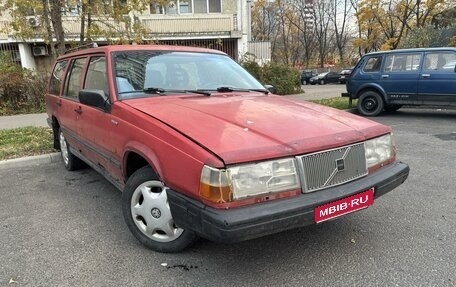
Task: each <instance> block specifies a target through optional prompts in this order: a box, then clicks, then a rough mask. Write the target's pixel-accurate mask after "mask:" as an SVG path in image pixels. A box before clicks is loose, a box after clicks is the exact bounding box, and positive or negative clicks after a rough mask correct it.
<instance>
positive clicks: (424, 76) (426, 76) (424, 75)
mask: <svg viewBox="0 0 456 287" xmlns="http://www.w3.org/2000/svg"><path fill="white" fill-rule="evenodd" d="M430 76H431V74H421V77H423V78H429V77H430Z"/></svg>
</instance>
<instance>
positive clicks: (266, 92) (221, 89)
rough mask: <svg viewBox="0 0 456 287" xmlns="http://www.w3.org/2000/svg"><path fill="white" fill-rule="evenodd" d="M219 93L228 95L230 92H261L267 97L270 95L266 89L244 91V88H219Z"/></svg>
mask: <svg viewBox="0 0 456 287" xmlns="http://www.w3.org/2000/svg"><path fill="white" fill-rule="evenodd" d="M217 92H219V93H228V92H260V93H263V94H265V95H267V94H269V91H268V90H266V89H243V88H232V87H218V88H217Z"/></svg>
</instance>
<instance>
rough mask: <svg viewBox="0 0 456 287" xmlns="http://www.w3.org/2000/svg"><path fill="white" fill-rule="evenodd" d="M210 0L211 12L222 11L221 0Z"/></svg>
mask: <svg viewBox="0 0 456 287" xmlns="http://www.w3.org/2000/svg"><path fill="white" fill-rule="evenodd" d="M208 2H209V13H220V12H222V3H221V1H220V0H208Z"/></svg>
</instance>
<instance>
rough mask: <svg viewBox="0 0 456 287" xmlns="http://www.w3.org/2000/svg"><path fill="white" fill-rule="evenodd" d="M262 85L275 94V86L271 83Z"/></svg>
mask: <svg viewBox="0 0 456 287" xmlns="http://www.w3.org/2000/svg"><path fill="white" fill-rule="evenodd" d="M264 87H265V88H266V90H268V91H269V92H271V93H273V94H275V88H274V86H273V85H264Z"/></svg>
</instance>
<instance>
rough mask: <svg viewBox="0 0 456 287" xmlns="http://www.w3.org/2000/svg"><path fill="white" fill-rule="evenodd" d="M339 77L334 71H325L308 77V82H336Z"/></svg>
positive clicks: (312, 83)
mask: <svg viewBox="0 0 456 287" xmlns="http://www.w3.org/2000/svg"><path fill="white" fill-rule="evenodd" d="M339 77H340V75H339V74H338V73H336V72H325V73H321V74H318V75H317V76H315V77H312V78H310V80H309V83H310V84H311V85H315V84H319V85H325V84H327V83H337V82H339Z"/></svg>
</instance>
